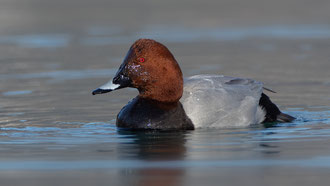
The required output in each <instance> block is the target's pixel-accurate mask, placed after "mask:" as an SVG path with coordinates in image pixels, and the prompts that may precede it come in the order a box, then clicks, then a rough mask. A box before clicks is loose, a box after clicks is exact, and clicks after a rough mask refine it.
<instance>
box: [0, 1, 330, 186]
mask: <svg viewBox="0 0 330 186" xmlns="http://www.w3.org/2000/svg"><path fill="white" fill-rule="evenodd" d="M290 2H291V1H290ZM189 3H191V4H189ZM189 3H188V2H184V1H183V2H180V3H179V2H176V1H167V2H166V3H164V2H161V1H159V2H155V1H150V2H149V1H148V2H147V1H144V2H140V3H137V2H130V4H128V3H127V2H123V1H102V0H96V1H88V0H83V1H79V2H77V1H75V0H69V1H62V0H59V1H51V2H44V1H39V0H28V1H24V2H18V1H17V2H16V1H7V0H3V1H1V2H0V12H1V14H2V15H5V16H0V22H1V24H0V64H1V68H0V179H1V185H33V186H35V185H61V184H63V185H219V184H220V183H221V184H224V185H242V184H244V185H328V183H329V181H330V179H329V173H330V148H329V145H330V104H329V103H330V97H329V95H330V76H329V69H330V62H329V59H330V55H329V50H330V37H329V33H330V25H329V24H328V23H329V22H328V20H329V19H330V13H329V12H330V11H328V8H327V7H329V5H328V4H327V2H323V1H322V2H321V1H320V2H318V1H317V2H315V3H314V4H313V6H307V5H304V4H301V3H300V1H292V2H291V3H292V4H290V5H287V1H276V2H275V1H274V2H268V3H266V4H265V2H264V1H258V0H250V1H249V2H248V3H247V1H240V2H239V3H232V1H207V3H205V4H204V2H203V3H202V4H201V2H199V1H194V2H189ZM298 4H299V8H298V9H297V8H295V7H297V6H296V5H298ZM187 5H189V6H187ZM202 5H203V6H202ZM256 5H258V6H256ZM284 5H285V6H284ZM196 7H199V8H196ZM260 7H262V10H264V13H263V16H258V15H257V14H256V12H258V11H257V9H258V10H259V9H260ZM283 7H285V8H284V9H283ZM123 10H125V11H123ZM191 10H194V11H193V14H192V13H191ZM246 10H249V11H248V12H249V14H247V12H245V11H246ZM274 10H276V11H274ZM58 12H61V14H59V13H58ZM168 12H171V14H170V15H169V13H168ZM251 12H255V13H251ZM293 12H294V13H293ZM308 12H310V14H308ZM311 12H313V14H311ZM183 15H186V16H183ZM132 17H134V19H132ZM140 37H150V38H154V39H157V40H159V41H161V42H163V43H164V44H166V45H167V46H168V48H169V49H170V50H171V51H172V52H173V54H174V55H175V57H176V59H177V61H178V62H179V64H180V66H181V68H182V71H183V73H184V76H185V77H188V76H191V75H195V74H202V73H207V74H224V75H227V76H238V77H248V78H252V79H256V80H258V81H262V82H264V83H265V85H266V87H267V88H271V89H272V90H275V91H276V92H277V93H276V94H274V93H268V95H269V96H270V97H271V99H272V100H273V101H274V102H275V103H277V104H278V105H279V106H280V108H281V110H283V111H284V112H285V113H288V114H290V115H293V116H295V117H296V118H297V120H295V121H294V122H293V123H283V124H276V125H254V126H251V127H247V128H226V129H216V130H215V129H199V130H195V131H188V132H138V133H137V132H129V131H121V130H118V129H117V128H116V127H115V118H116V115H117V113H118V112H119V110H120V109H121V108H122V107H123V106H124V105H125V104H126V103H127V102H128V101H129V100H130V99H132V98H133V97H134V96H135V95H136V94H137V91H136V90H134V89H122V90H118V91H115V92H112V93H109V94H105V95H99V96H92V94H91V91H92V90H94V89H95V88H97V87H99V86H100V85H102V84H104V83H105V82H107V81H108V80H109V79H110V78H112V76H113V75H114V73H115V72H116V70H117V68H118V67H119V65H120V63H121V62H122V60H123V58H124V56H125V54H126V52H127V50H128V48H129V46H130V45H131V44H132V42H134V40H136V39H137V38H140Z"/></svg>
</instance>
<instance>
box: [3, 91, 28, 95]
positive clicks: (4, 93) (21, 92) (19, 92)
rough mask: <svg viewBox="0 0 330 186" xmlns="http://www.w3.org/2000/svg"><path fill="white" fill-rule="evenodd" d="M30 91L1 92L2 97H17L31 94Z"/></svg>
mask: <svg viewBox="0 0 330 186" xmlns="http://www.w3.org/2000/svg"><path fill="white" fill-rule="evenodd" d="M32 92H33V91H32V90H18V91H8V92H3V93H2V95H4V96H17V95H24V94H31V93H32Z"/></svg>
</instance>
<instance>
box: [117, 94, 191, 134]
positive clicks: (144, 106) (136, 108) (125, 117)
mask: <svg viewBox="0 0 330 186" xmlns="http://www.w3.org/2000/svg"><path fill="white" fill-rule="evenodd" d="M116 124H117V127H120V128H126V129H132V130H148V129H151V130H193V129H194V125H193V124H192V122H191V120H190V119H189V118H188V116H187V115H186V113H185V111H184V109H183V107H182V104H181V103H180V102H178V103H175V104H171V105H168V104H164V103H160V102H155V101H151V100H147V99H143V98H139V97H136V98H134V99H133V100H132V101H131V102H129V103H128V104H127V105H126V106H125V107H124V108H122V109H121V111H120V112H119V114H118V115H117V122H116Z"/></svg>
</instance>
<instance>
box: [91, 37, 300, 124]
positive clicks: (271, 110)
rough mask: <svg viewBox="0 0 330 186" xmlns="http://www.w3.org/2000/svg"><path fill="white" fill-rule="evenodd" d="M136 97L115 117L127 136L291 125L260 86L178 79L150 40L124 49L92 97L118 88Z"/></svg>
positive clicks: (165, 53)
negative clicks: (133, 92) (120, 59)
mask: <svg viewBox="0 0 330 186" xmlns="http://www.w3.org/2000/svg"><path fill="white" fill-rule="evenodd" d="M127 87H129V88H135V89H137V90H138V92H139V94H138V95H137V96H136V97H135V98H133V99H132V100H131V101H130V102H129V103H128V104H127V105H126V106H124V107H123V108H122V109H121V110H120V112H119V113H118V115H117V118H116V126H117V127H118V128H121V129H130V130H194V129H195V128H224V127H244V126H249V125H254V124H260V123H269V122H291V121H293V120H294V119H295V118H294V117H292V116H290V115H288V114H285V113H282V112H281V111H280V110H279V108H278V107H277V106H276V105H275V104H274V103H273V102H272V101H271V100H270V98H269V97H268V96H267V95H266V94H265V93H264V90H268V91H271V90H270V89H267V88H265V87H264V86H263V83H262V82H259V81H256V80H253V79H248V78H237V77H229V76H224V75H212V74H201V75H195V76H192V77H188V78H186V79H185V80H184V79H183V74H182V71H181V68H180V66H179V64H178V62H177V61H176V59H175V58H174V56H173V54H172V53H171V52H170V50H169V49H168V48H167V47H166V46H165V45H163V44H161V43H160V42H157V41H155V40H152V39H139V40H137V41H135V42H134V43H133V44H132V46H131V47H130V48H129V50H128V52H127V54H126V57H125V58H124V60H123V62H122V64H121V65H120V67H119V69H118V71H117V73H116V74H115V76H114V78H113V79H112V80H110V81H109V82H107V83H106V84H104V85H102V86H100V87H99V88H97V89H95V90H94V91H92V94H93V95H97V94H104V93H108V92H112V91H115V90H119V89H122V88H127Z"/></svg>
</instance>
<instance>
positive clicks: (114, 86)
mask: <svg viewBox="0 0 330 186" xmlns="http://www.w3.org/2000/svg"><path fill="white" fill-rule="evenodd" d="M131 84H132V81H131V79H130V78H128V77H126V76H124V75H117V76H116V77H114V78H113V80H110V81H109V82H108V83H106V84H104V85H102V86H101V87H99V88H97V89H95V90H94V91H93V92H92V94H93V95H96V94H104V93H108V92H111V91H114V90H118V89H121V88H126V87H130V86H131Z"/></svg>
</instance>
